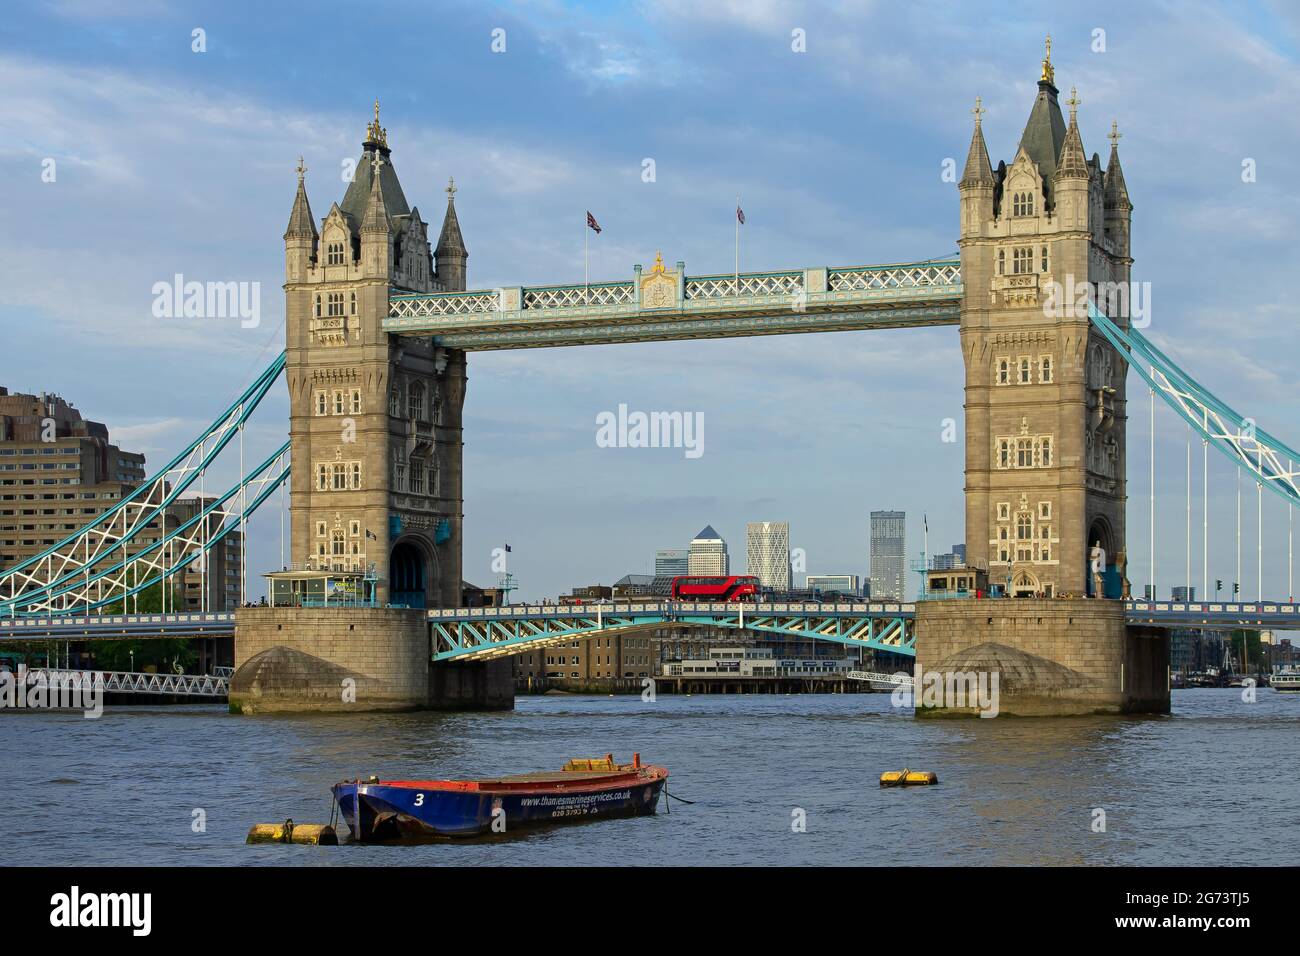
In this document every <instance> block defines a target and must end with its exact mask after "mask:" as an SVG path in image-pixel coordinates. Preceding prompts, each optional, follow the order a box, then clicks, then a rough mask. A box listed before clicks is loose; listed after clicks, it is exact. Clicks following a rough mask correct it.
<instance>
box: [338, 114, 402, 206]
mask: <svg viewBox="0 0 1300 956" xmlns="http://www.w3.org/2000/svg"><path fill="white" fill-rule="evenodd" d="M376 159H382V160H383V161H384V162H383V165H381V166H380V167H379V176H380V178H381V179H382V180H383V186H384V208H385V209H387V211H388V218H389V219H396V218H398V217H399V216H406V215H409V214H410V212H411V208H410V206H408V205H407V203H406V194H405V193H403V192H402V184H401V183H400V182H399V181H398V179H397V173H396V172H395V171H394V169H393V161H392V150H391V149H389V148H388V130H387V129H385V128H384V127H382V126H380V125H379V101H378V100H375V118H374V119H373V120H371V122H370V125H369V126H367V127H366V138H365V141H364V142H363V143H362V144H361V158H360V159H358V160H357V164H356V167H355V169H354V172H353V175H352V182H351V183H350V184H349V185H348V188H347V192H345V193H344V194H343V202H342V203H340V204H339V206H340V208H341V209H342V210H343V212H344V213H345V214H346V215H347V216H348V217H349V218H350V219H351V220H352V222H353V224H354V226H355V224H356V223H358V222H360V221H361V220H362V218H364V216H365V214H366V204H367V203H368V202H369V201H370V193H371V188H370V185H371V183H370V181H371V179H372V178H373V177H374V176H375V168H376V167H375V160H376Z"/></svg>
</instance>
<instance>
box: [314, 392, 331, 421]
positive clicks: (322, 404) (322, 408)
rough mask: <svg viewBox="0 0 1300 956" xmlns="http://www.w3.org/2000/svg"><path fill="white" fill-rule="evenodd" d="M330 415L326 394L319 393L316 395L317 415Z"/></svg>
mask: <svg viewBox="0 0 1300 956" xmlns="http://www.w3.org/2000/svg"><path fill="white" fill-rule="evenodd" d="M328 413H329V407H328V403H327V402H326V400H325V393H324V392H323V391H320V392H317V393H316V414H317V415H326V414H328Z"/></svg>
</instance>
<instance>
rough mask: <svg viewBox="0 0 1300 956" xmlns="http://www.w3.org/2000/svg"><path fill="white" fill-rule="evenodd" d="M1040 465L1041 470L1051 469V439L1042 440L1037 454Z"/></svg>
mask: <svg viewBox="0 0 1300 956" xmlns="http://www.w3.org/2000/svg"><path fill="white" fill-rule="evenodd" d="M1039 459H1040V465H1041V466H1042V467H1043V468H1051V467H1052V439H1051V438H1044V439H1043V440H1042V451H1041V452H1040V453H1039Z"/></svg>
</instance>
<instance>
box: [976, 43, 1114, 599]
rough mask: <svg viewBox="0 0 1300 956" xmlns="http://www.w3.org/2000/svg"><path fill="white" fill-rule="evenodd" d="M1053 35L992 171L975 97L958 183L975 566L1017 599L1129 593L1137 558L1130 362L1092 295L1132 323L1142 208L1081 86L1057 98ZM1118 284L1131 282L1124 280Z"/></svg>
mask: <svg viewBox="0 0 1300 956" xmlns="http://www.w3.org/2000/svg"><path fill="white" fill-rule="evenodd" d="M1057 94H1058V91H1057V88H1056V85H1055V76H1054V69H1053V67H1052V62H1051V39H1050V37H1049V38H1048V41H1047V55H1046V56H1045V57H1044V58H1043V63H1042V74H1041V76H1040V79H1039V81H1038V93H1037V96H1036V98H1035V100H1034V105H1033V108H1032V110H1031V112H1030V116H1029V121H1028V123H1027V124H1026V125H1025V129H1024V133H1023V135H1022V136H1021V138H1020V144H1019V147H1018V148H1017V150H1016V154H1015V157H1014V159H1013V160H1012V162H1011V165H1010V166H1007V165H1006V163H1005V162H1000V163H999V164H998V167H997V169H996V170H994V169H993V168H992V166H991V164H990V162H989V154H988V149H987V147H986V145H985V142H984V133H983V129H982V124H981V114H982V113H983V110H982V109H981V108H980V105H979V101H978V100H976V107H975V110H973V111H972V112H974V114H975V130H974V133H973V134H972V136H971V142H970V150H969V152H968V154H967V158H966V166H965V170H964V172H963V175H962V179H961V182H960V184H959V189H960V196H961V239H960V247H961V265H962V280H963V284H964V286H965V293H964V298H963V301H962V314H961V344H962V353H963V356H964V358H965V364H966V555H967V561H968V562H969V563H970V564H971V565H973V566H978V567H985V568H987V569H988V570H989V578H990V581H991V582H992V583H1000V584H1007V583H1008V582H1009V586H1010V590H1011V592H1012V593H1013V594H1019V595H1024V596H1032V595H1034V594H1042V595H1044V596H1047V597H1053V596H1057V597H1060V596H1065V595H1076V596H1077V595H1084V594H1089V595H1091V594H1093V592H1094V590H1095V583H1096V582H1095V579H1094V575H1093V573H1092V571H1091V569H1090V564H1091V561H1090V553H1091V549H1092V548H1093V547H1094V546H1100V548H1101V549H1102V551H1103V553H1104V555H1105V561H1104V563H1105V571H1104V573H1103V574H1102V575H1101V586H1102V592H1103V595H1104V596H1106V597H1116V598H1117V597H1120V594H1121V588H1122V584H1121V575H1122V570H1123V564H1124V558H1123V552H1124V549H1125V528H1124V507H1125V499H1126V489H1125V465H1126V446H1125V425H1126V421H1127V411H1126V401H1125V390H1124V380H1125V373H1126V370H1127V365H1126V364H1125V362H1124V359H1123V358H1122V357H1121V355H1120V354H1119V353H1118V352H1117V351H1116V350H1115V349H1114V348H1113V347H1111V346H1110V344H1109V343H1108V342H1106V340H1105V339H1103V338H1102V336H1101V335H1100V333H1098V332H1096V331H1095V330H1094V329H1093V328H1092V327H1091V325H1090V323H1089V321H1088V316H1087V309H1086V300H1084V299H1082V298H1081V295H1082V294H1083V293H1084V292H1085V290H1088V289H1092V290H1097V291H1098V292H1100V293H1102V294H1101V295H1100V296H1099V297H1098V299H1097V305H1098V308H1100V309H1101V310H1102V311H1103V312H1106V313H1107V314H1109V315H1111V316H1112V317H1113V318H1115V319H1116V321H1117V322H1118V323H1119V324H1120V325H1121V326H1123V327H1127V324H1128V320H1127V315H1128V314H1129V311H1128V307H1129V303H1128V297H1127V290H1128V288H1129V286H1128V283H1129V276H1130V266H1131V264H1132V261H1133V260H1132V259H1131V257H1130V255H1129V228H1130V221H1131V213H1132V208H1133V207H1132V204H1131V203H1130V202H1129V198H1128V192H1127V189H1126V188H1125V185H1124V176H1123V172H1122V171H1121V169H1120V165H1119V152H1118V148H1117V144H1118V138H1119V137H1118V134H1117V133H1116V132H1115V130H1114V128H1113V127H1112V134H1111V142H1112V146H1111V152H1110V160H1109V163H1108V165H1107V167H1106V169H1105V171H1103V170H1102V167H1101V163H1100V161H1099V159H1098V157H1097V155H1096V154H1093V156H1092V158H1091V159H1088V158H1087V157H1086V156H1085V154H1084V151H1083V142H1082V137H1081V135H1080V133H1079V126H1078V118H1077V110H1078V106H1079V99H1078V97H1077V95H1075V94H1074V92H1073V91H1071V96H1070V99H1069V100H1068V101H1067V105H1068V106H1069V110H1070V113H1069V124H1068V125H1067V124H1066V122H1065V120H1064V118H1063V117H1062V115H1061V107H1060V104H1059V103H1058V101H1057ZM1115 284H1119V285H1115Z"/></svg>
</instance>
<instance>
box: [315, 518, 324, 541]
mask: <svg viewBox="0 0 1300 956" xmlns="http://www.w3.org/2000/svg"><path fill="white" fill-rule="evenodd" d="M316 537H318V538H323V537H325V522H324V521H317V522H316Z"/></svg>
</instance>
